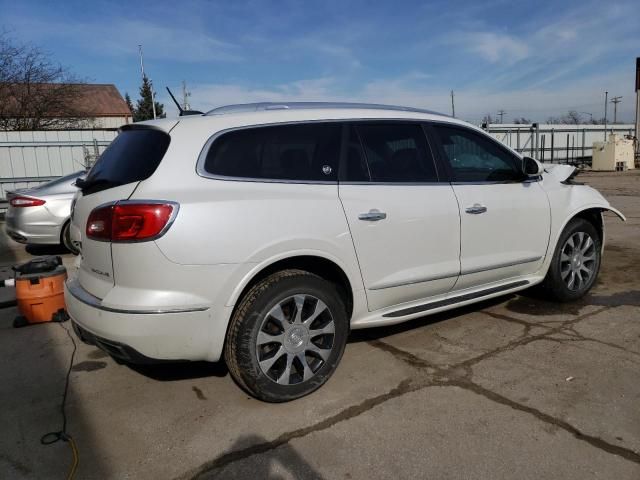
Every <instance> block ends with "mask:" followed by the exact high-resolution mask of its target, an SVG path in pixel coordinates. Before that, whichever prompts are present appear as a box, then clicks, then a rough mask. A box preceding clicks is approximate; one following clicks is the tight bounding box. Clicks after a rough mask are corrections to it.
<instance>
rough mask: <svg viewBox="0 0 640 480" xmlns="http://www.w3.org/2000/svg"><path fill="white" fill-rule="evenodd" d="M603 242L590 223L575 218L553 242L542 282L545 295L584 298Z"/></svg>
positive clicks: (562, 299) (557, 297)
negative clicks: (553, 249)
mask: <svg viewBox="0 0 640 480" xmlns="http://www.w3.org/2000/svg"><path fill="white" fill-rule="evenodd" d="M601 252H602V241H601V239H600V235H599V234H598V231H597V230H596V228H595V227H594V226H593V224H592V223H590V222H588V221H587V220H585V219H583V218H574V219H573V220H571V221H570V222H569V224H568V225H567V226H566V227H565V229H564V230H563V232H562V234H561V235H560V238H559V239H558V243H557V245H556V249H555V252H554V253H553V258H552V260H551V265H550V266H549V271H548V272H547V275H546V277H545V279H544V281H543V283H542V285H541V287H542V290H543V291H544V292H545V294H546V296H548V297H550V298H552V299H554V300H558V301H561V302H571V301H574V300H577V299H579V298H581V297H583V296H584V295H585V294H586V293H587V292H588V291H589V290H590V289H591V287H592V286H593V284H594V283H595V281H596V278H597V277H598V271H599V270H600V261H601Z"/></svg>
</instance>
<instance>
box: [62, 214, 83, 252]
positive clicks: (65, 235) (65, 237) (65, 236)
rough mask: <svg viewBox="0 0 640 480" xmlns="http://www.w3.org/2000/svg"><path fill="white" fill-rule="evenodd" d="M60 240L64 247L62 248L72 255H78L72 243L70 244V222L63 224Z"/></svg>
mask: <svg viewBox="0 0 640 480" xmlns="http://www.w3.org/2000/svg"><path fill="white" fill-rule="evenodd" d="M60 239H61V240H62V242H61V243H62V245H63V246H64V248H66V249H67V250H69V251H70V252H71V253H73V254H74V255H78V253H80V251H79V250H78V249H77V248H76V247H74V245H73V243H72V242H71V222H70V221H69V222H67V223H65V224H64V227H62V233H61V234H60Z"/></svg>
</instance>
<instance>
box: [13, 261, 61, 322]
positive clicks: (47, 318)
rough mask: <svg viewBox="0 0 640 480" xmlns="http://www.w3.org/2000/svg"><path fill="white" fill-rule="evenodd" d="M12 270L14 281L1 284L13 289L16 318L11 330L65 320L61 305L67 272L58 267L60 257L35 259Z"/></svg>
mask: <svg viewBox="0 0 640 480" xmlns="http://www.w3.org/2000/svg"><path fill="white" fill-rule="evenodd" d="M12 269H13V271H14V272H15V275H14V278H13V279H9V280H5V281H4V282H3V283H4V286H7V287H9V286H13V285H15V287H16V303H17V305H18V310H19V312H20V315H19V316H18V317H16V319H15V320H14V322H13V326H14V327H16V328H17V327H24V326H27V325H31V324H34V323H44V322H64V321H66V320H68V318H69V316H68V315H67V312H66V310H65V304H64V282H65V280H66V279H67V269H66V268H65V267H64V265H62V259H61V258H60V257H58V256H47V257H39V258H35V259H33V260H31V261H29V262H27V263H23V264H21V265H14V266H13V267H12Z"/></svg>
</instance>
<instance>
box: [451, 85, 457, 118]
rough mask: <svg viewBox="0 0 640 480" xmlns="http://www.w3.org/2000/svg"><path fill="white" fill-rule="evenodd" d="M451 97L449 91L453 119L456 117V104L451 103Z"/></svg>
mask: <svg viewBox="0 0 640 480" xmlns="http://www.w3.org/2000/svg"><path fill="white" fill-rule="evenodd" d="M453 97H454V95H453V90H451V116H452V117H453V118H455V117H456V104H455V102H454V101H453Z"/></svg>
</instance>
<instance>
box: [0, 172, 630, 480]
mask: <svg viewBox="0 0 640 480" xmlns="http://www.w3.org/2000/svg"><path fill="white" fill-rule="evenodd" d="M580 179H581V180H583V181H587V182H588V183H590V184H592V185H594V186H596V187H597V188H600V189H601V191H602V192H603V193H604V194H605V196H607V198H608V199H609V200H610V201H611V203H612V204H613V205H614V206H616V207H617V208H620V209H621V210H622V211H623V212H624V213H625V214H626V215H627V216H628V218H629V221H628V222H627V223H626V224H623V223H622V222H620V221H618V220H617V218H616V217H613V216H607V218H606V223H607V247H606V250H605V257H604V260H603V266H602V270H601V274H600V279H599V281H598V283H597V285H596V286H595V288H594V289H593V291H592V292H591V294H590V295H589V296H588V297H587V298H585V299H584V300H582V301H580V302H578V303H573V304H564V305H559V304H555V303H550V302H546V301H544V300H541V299H539V298H536V297H535V296H531V295H529V294H527V295H523V296H515V295H514V296H509V297H504V298H500V299H497V300H494V301H490V302H485V303H481V304H477V305H473V306H470V307H466V308H463V309H459V310H455V311H452V312H447V313H445V314H438V315H434V316H430V317H424V318H422V319H419V320H415V321H412V322H409V323H407V324H402V325H398V326H395V327H390V328H378V329H372V330H366V331H358V332H354V333H353V334H352V336H351V340H350V343H349V345H348V346H347V349H346V353H345V356H344V358H343V360H342V363H341V365H340V367H339V369H338V371H337V372H336V374H335V375H334V377H333V378H332V379H331V380H330V381H329V382H328V384H327V385H326V386H324V387H323V388H322V389H320V390H319V391H317V392H316V393H314V394H312V395H311V396H308V397H305V398H303V399H300V400H297V401H295V402H291V403H287V404H280V405H272V404H266V403H261V402H259V401H257V400H254V399H252V398H249V397H247V395H246V394H244V393H243V392H242V391H241V390H240V389H239V388H238V387H237V386H236V385H235V384H234V383H233V381H232V380H231V378H230V376H229V375H228V373H227V371H226V368H225V367H224V365H221V364H220V365H211V364H204V363H203V364H182V365H164V366H156V367H144V368H143V367H136V368H131V367H128V366H125V365H120V364H118V363H116V362H115V361H113V360H112V359H111V358H110V357H107V356H106V355H105V354H104V353H102V352H101V351H99V350H97V349H95V348H93V347H89V346H86V345H84V344H80V343H78V351H77V355H76V360H75V366H74V367H73V370H72V373H71V386H70V393H69V399H68V408H67V413H68V417H69V431H70V433H71V434H72V435H73V436H74V438H75V439H76V442H77V444H78V448H79V452H80V468H79V471H78V478H96V479H98V478H100V479H103V478H118V479H120V478H136V479H145V478H150V479H151V478H153V479H156V478H185V479H186V478H205V479H212V478H224V479H227V478H268V479H293V478H310V479H340V478H342V479H361V478H362V479H370V478H434V479H440V478H477V479H484V478H486V479H496V478H525V479H526V478H531V479H534V478H535V479H538V478H562V479H574V478H575V479H584V478H602V479H610V478H616V479H637V478H640V408H638V405H640V368H639V367H640V316H639V313H640V286H639V285H638V281H639V280H640V244H639V241H640V174H638V173H635V172H633V173H629V172H628V173H598V174H595V173H593V174H589V173H587V174H583V175H581V177H580ZM2 242H4V243H0V260H1V263H3V264H5V265H6V264H10V263H11V262H14V261H16V260H18V259H23V258H28V256H29V255H28V254H27V253H25V251H24V248H23V247H21V246H19V245H17V244H14V243H13V242H10V241H8V240H7V239H6V238H4V239H3V240H2ZM38 253H42V252H38ZM44 253H47V252H44ZM67 261H69V260H67ZM15 314H16V311H15V308H5V309H2V310H0V352H2V357H3V361H2V363H1V364H0V379H1V380H2V381H0V412H2V413H1V414H0V430H1V431H2V432H3V433H4V434H3V435H2V436H1V437H0V478H64V477H65V475H66V472H67V469H68V468H69V465H70V461H71V454H70V449H69V447H68V445H67V444H64V443H57V444H54V445H52V446H42V445H40V443H39V438H40V436H41V435H42V434H44V433H46V432H48V431H51V430H57V429H59V428H60V422H61V418H60V414H59V406H60V399H61V394H62V389H63V387H64V376H65V373H66V368H67V367H68V362H69V357H70V354H71V351H72V345H71V341H70V339H69V338H68V337H67V335H66V332H65V330H64V329H63V327H64V326H68V325H62V326H61V325H58V324H51V325H38V326H34V327H27V328H24V329H13V328H11V321H12V319H13V316H14V315H15Z"/></svg>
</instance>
